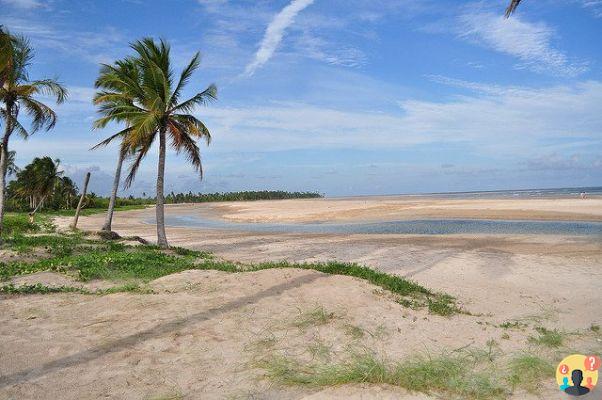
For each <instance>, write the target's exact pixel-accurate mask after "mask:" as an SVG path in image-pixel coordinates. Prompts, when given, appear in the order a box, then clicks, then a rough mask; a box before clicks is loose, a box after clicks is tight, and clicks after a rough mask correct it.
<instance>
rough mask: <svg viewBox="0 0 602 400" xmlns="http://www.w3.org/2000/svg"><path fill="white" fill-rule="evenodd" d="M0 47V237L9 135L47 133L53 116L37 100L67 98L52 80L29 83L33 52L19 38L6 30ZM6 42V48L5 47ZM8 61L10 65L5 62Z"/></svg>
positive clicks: (0, 233)
mask: <svg viewBox="0 0 602 400" xmlns="http://www.w3.org/2000/svg"><path fill="white" fill-rule="evenodd" d="M1 36H2V39H0V41H1V42H2V47H0V51H2V52H3V53H2V54H0V60H4V61H2V62H0V68H2V69H1V70H0V75H1V80H2V86H1V87H0V121H2V123H3V124H4V135H3V137H2V142H1V145H0V237H1V235H2V222H3V219H4V187H5V184H6V182H5V177H6V170H7V164H8V144H9V139H10V137H11V135H12V134H13V133H14V132H16V133H18V134H19V135H21V136H22V137H23V138H27V137H28V136H29V135H31V134H33V133H34V132H36V131H38V130H40V129H45V130H50V129H52V128H53V127H54V125H55V124H56V114H55V112H54V111H53V110H52V109H51V108H50V107H48V106H47V105H45V104H44V103H42V102H40V101H39V100H37V99H36V98H35V97H36V96H37V95H46V96H52V97H55V98H56V102H57V103H62V102H63V101H64V100H65V98H66V97H67V91H66V89H65V88H64V87H63V86H61V85H60V84H59V83H57V82H56V81H55V80H52V79H44V80H30V79H29V76H28V69H29V66H30V63H31V60H32V58H33V50H32V48H31V47H30V45H29V42H28V41H27V40H26V39H25V38H24V37H22V36H14V35H11V34H10V33H8V32H7V31H6V30H3V31H2V34H1ZM6 41H8V42H9V45H8V46H6V45H5V43H6ZM9 58H10V62H6V60H7V59H9ZM21 111H24V112H25V113H26V114H27V115H28V116H29V118H30V120H31V127H30V129H29V130H27V129H26V128H25V127H24V126H23V125H22V124H21V123H20V122H19V113H20V112H21Z"/></svg>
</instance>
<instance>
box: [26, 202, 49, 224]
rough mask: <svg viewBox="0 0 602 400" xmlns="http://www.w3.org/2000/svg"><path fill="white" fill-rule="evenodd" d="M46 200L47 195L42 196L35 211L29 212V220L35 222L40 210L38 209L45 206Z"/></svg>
mask: <svg viewBox="0 0 602 400" xmlns="http://www.w3.org/2000/svg"><path fill="white" fill-rule="evenodd" d="M44 200H46V196H42V199H41V200H40V202H39V203H38V205H37V206H36V208H34V209H33V211H32V212H30V213H29V222H30V223H32V224H33V223H34V222H35V217H36V213H37V212H38V210H39V209H40V208H42V207H44Z"/></svg>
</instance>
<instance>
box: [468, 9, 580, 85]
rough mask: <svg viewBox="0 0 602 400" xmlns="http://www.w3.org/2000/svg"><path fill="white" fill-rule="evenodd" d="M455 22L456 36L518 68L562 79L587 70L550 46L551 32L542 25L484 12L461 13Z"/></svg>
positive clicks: (552, 32) (552, 31)
mask: <svg viewBox="0 0 602 400" xmlns="http://www.w3.org/2000/svg"><path fill="white" fill-rule="evenodd" d="M459 21H460V24H461V26H460V28H459V32H458V35H459V37H461V38H464V39H467V40H471V41H474V42H476V43H478V44H480V45H482V46H484V47H488V48H491V49H493V50H495V51H498V52H500V53H504V54H507V55H510V56H512V57H516V58H517V59H518V60H520V62H519V64H517V66H516V67H517V68H519V69H523V68H527V69H530V70H532V71H535V72H540V73H541V72H543V73H549V74H554V75H563V76H577V75H579V74H581V73H583V72H585V71H587V69H588V68H587V65H586V64H585V63H583V62H581V63H575V62H573V61H571V60H569V58H568V57H567V56H566V55H565V54H564V53H563V52H562V51H560V50H558V49H556V48H555V47H554V46H553V44H552V39H553V37H554V35H555V32H554V30H553V29H552V28H550V27H549V26H548V25H546V24H544V23H531V22H527V21H524V20H522V19H521V18H520V16H518V15H515V16H513V17H512V18H509V19H505V18H504V17H503V16H501V15H499V13H498V14H495V13H492V12H486V11H483V12H472V13H467V14H463V15H461V16H460V17H459Z"/></svg>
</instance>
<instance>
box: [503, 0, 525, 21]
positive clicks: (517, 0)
mask: <svg viewBox="0 0 602 400" xmlns="http://www.w3.org/2000/svg"><path fill="white" fill-rule="evenodd" d="M521 1H522V0H511V1H510V4H509V5H508V7H507V8H506V13H505V17H506V18H510V16H511V15H512V14H513V13H514V11H516V8H517V7H518V5H519V4H520V2H521Z"/></svg>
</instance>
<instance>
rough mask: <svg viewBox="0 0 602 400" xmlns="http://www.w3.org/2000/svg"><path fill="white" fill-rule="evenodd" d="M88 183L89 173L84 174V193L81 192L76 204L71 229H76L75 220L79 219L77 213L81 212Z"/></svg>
mask: <svg viewBox="0 0 602 400" xmlns="http://www.w3.org/2000/svg"><path fill="white" fill-rule="evenodd" d="M88 182H90V173H89V172H88V173H87V174H86V179H85V180H84V191H83V192H82V197H80V198H79V203H77V210H75V217H73V223H72V224H71V228H72V229H76V228H77V220H78V219H79V212H80V211H81V210H82V205H83V204H84V198H85V197H86V192H87V191H88Z"/></svg>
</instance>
